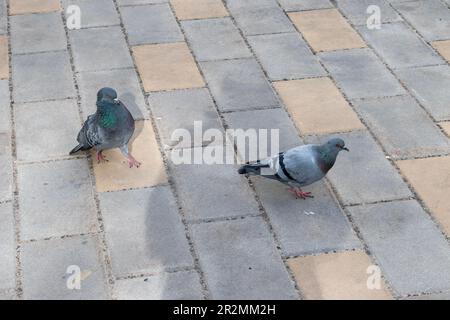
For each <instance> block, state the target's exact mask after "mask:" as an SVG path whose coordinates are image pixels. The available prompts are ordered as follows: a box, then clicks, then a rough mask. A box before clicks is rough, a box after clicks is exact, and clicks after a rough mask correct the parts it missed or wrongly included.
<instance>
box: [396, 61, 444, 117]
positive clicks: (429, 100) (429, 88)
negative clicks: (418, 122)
mask: <svg viewBox="0 0 450 320" xmlns="http://www.w3.org/2000/svg"><path fill="white" fill-rule="evenodd" d="M396 73H397V75H398V76H399V78H400V79H401V80H402V81H403V82H404V83H405V85H406V86H407V87H408V88H409V90H410V91H411V93H412V94H413V95H415V97H416V98H417V99H418V100H419V102H420V103H421V104H422V105H423V106H424V107H425V109H427V110H428V112H430V114H431V115H432V117H433V118H434V119H435V120H438V121H441V120H450V108H449V104H450V91H449V90H448V88H449V87H450V67H449V66H447V65H443V66H432V67H421V68H411V69H404V70H398V71H397V72H396Z"/></svg>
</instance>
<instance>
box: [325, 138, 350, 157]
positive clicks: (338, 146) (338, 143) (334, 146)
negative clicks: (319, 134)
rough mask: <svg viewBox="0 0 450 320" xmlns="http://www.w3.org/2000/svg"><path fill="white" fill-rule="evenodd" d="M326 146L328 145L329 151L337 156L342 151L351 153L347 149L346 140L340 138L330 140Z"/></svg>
mask: <svg viewBox="0 0 450 320" xmlns="http://www.w3.org/2000/svg"><path fill="white" fill-rule="evenodd" d="M326 144H327V146H328V148H329V150H330V151H334V152H336V154H337V153H339V152H340V151H342V150H345V151H349V150H348V148H346V147H345V142H344V140H342V139H340V138H333V139H330V140H328V142H327V143H326Z"/></svg>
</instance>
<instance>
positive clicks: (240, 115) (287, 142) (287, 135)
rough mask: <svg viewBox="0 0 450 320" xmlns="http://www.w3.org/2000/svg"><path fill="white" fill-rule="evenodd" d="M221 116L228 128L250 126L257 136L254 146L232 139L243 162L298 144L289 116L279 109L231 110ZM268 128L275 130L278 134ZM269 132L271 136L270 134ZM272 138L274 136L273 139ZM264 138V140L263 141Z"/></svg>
mask: <svg viewBox="0 0 450 320" xmlns="http://www.w3.org/2000/svg"><path fill="white" fill-rule="evenodd" d="M223 116H224V118H225V120H226V122H227V124H228V128H229V129H235V130H237V129H242V130H249V129H250V130H252V131H253V132H254V134H255V136H257V137H258V140H257V141H256V142H255V143H256V144H255V145H251V144H250V142H246V143H243V142H239V141H240V140H239V139H238V138H237V139H235V143H237V150H238V154H239V156H240V158H241V159H242V161H243V162H247V161H256V160H258V159H264V158H267V157H269V156H271V155H276V154H278V153H279V152H281V151H284V150H287V149H289V148H292V147H296V146H298V145H301V144H302V143H301V140H300V137H299V135H298V132H297V130H296V128H295V126H294V125H293V124H292V121H291V119H290V118H289V116H288V114H287V113H286V111H285V110H283V109H281V108H277V109H268V110H252V111H243V112H231V113H226V114H224V115H223ZM262 129H266V130H267V132H265V131H260V130H262ZM271 130H277V131H278V134H277V133H276V132H275V131H271ZM249 134H250V132H249ZM272 134H274V135H273V136H272ZM259 135H261V136H259ZM272 137H273V138H274V139H273V141H272ZM265 140H267V142H264V141H265ZM260 143H262V146H263V148H260V147H259V144H260ZM272 146H273V148H272Z"/></svg>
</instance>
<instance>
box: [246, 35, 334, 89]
mask: <svg viewBox="0 0 450 320" xmlns="http://www.w3.org/2000/svg"><path fill="white" fill-rule="evenodd" d="M247 39H248V41H249V43H250V45H251V46H252V48H253V50H254V52H255V53H256V56H257V57H258V59H259V61H260V62H261V64H262V66H263V68H264V69H265V70H266V72H267V75H268V76H269V78H270V80H286V79H300V78H307V77H317V76H322V75H325V74H326V72H325V70H324V69H323V68H322V66H321V65H320V63H319V61H318V60H317V58H316V56H314V55H313V53H312V52H311V50H310V49H309V48H308V45H307V44H306V43H305V41H304V40H303V39H302V38H301V37H300V35H299V34H298V33H283V34H268V35H259V36H249V37H248V38H247Z"/></svg>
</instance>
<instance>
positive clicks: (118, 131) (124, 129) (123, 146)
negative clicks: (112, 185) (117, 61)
mask: <svg viewBox="0 0 450 320" xmlns="http://www.w3.org/2000/svg"><path fill="white" fill-rule="evenodd" d="M96 104H97V112H96V113H94V114H92V115H90V116H89V117H88V118H87V120H86V121H85V122H84V124H83V127H82V128H81V130H80V132H79V133H78V137H77V141H78V145H77V146H76V147H75V148H73V150H72V151H70V154H74V153H76V152H78V151H80V150H89V149H91V148H94V149H95V150H96V151H97V161H98V162H99V163H100V162H104V161H108V160H106V158H105V156H104V155H103V154H102V151H103V150H106V149H113V148H120V151H121V152H122V154H123V155H124V156H125V157H126V158H127V161H128V164H129V166H130V168H132V167H133V166H136V167H139V166H140V163H139V162H138V161H137V160H136V159H134V158H133V156H132V155H131V153H130V152H129V151H128V142H129V141H130V139H131V136H132V135H133V133H134V119H133V116H132V115H131V113H130V111H128V109H127V108H126V107H125V105H124V104H123V103H122V102H121V101H119V100H118V99H117V92H116V91H115V90H114V89H111V88H102V89H100V90H99V91H98V93H97V103H96Z"/></svg>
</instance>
